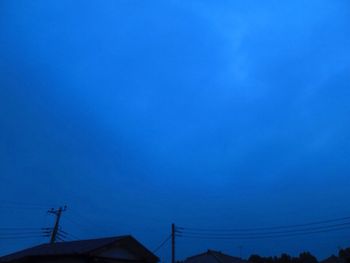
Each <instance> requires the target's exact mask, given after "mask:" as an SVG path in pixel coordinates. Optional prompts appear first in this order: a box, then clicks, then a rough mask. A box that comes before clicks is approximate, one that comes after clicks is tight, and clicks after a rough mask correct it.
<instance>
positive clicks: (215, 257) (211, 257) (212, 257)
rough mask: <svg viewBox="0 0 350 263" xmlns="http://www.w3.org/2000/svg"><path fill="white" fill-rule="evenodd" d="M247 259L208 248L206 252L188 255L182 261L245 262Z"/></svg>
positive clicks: (211, 262) (209, 262) (197, 262)
mask: <svg viewBox="0 0 350 263" xmlns="http://www.w3.org/2000/svg"><path fill="white" fill-rule="evenodd" d="M247 262H248V261H246V260H243V259H241V258H238V257H233V256H230V255H227V254H224V253H222V252H220V251H215V250H210V249H208V251H207V252H204V253H201V254H198V255H194V256H192V257H188V258H187V259H185V260H184V261H183V263H247Z"/></svg>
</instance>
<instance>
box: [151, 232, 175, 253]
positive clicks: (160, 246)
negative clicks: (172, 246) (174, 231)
mask: <svg viewBox="0 0 350 263" xmlns="http://www.w3.org/2000/svg"><path fill="white" fill-rule="evenodd" d="M171 237H172V235H169V236H168V237H167V238H166V239H165V240H164V241H163V242H162V243H160V245H158V247H156V248H155V249H154V250H153V251H152V252H153V253H156V252H157V251H158V250H159V249H161V248H162V247H163V246H164V245H165V244H166V243H167V242H168V241H169V240H170V239H171Z"/></svg>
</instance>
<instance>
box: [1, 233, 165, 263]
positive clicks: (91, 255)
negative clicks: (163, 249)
mask: <svg viewBox="0 0 350 263" xmlns="http://www.w3.org/2000/svg"><path fill="white" fill-rule="evenodd" d="M158 261H159V259H158V257H157V256H155V255H154V254H153V253H152V252H150V251H149V250H148V249H147V248H145V247H144V246H143V245H142V244H141V243H139V242H138V241H137V240H136V239H135V238H133V237H132V236H119V237H110V238H100V239H90V240H80V241H71V242H58V243H53V244H43V245H39V246H36V247H32V248H28V249H25V250H22V251H19V252H16V253H13V254H10V255H7V256H4V257H1V258H0V262H8V263H15V262H16V263H17V262H18V263H32V262H33V263H34V262H35V263H61V262H62V263H63V262H67V263H85V262H89V263H90V262H96V263H116V262H118V263H157V262H158Z"/></svg>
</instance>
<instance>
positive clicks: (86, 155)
mask: <svg viewBox="0 0 350 263" xmlns="http://www.w3.org/2000/svg"><path fill="white" fill-rule="evenodd" d="M349 17H350V6H349V3H348V2H347V1H345V0H343V1H340V0H335V1H326V0H321V1H307V3H305V1H284V2H281V1H264V3H262V2H261V1H244V2H243V1H221V2H215V1H152V2H145V1H122V0H121V1H107V0H106V1H99V2H94V1H74V2H72V1H29V2H28V1H2V2H1V4H0V33H1V34H0V70H1V71H0V125H1V126H0V144H1V147H0V178H1V182H2V183H1V184H0V199H1V200H2V203H3V205H2V207H1V206H0V209H1V214H2V219H1V225H3V226H4V227H12V226H13V227H28V226H39V227H41V226H42V225H43V224H48V225H50V224H52V220H53V218H50V217H48V216H47V215H46V214H45V213H46V210H45V209H44V208H45V207H46V206H47V207H48V208H49V207H51V206H52V205H55V206H58V205H61V204H67V205H68V207H69V209H68V211H67V212H66V217H67V218H69V217H70V216H72V217H73V218H74V217H75V218H76V221H77V220H78V219H79V218H80V221H86V220H87V222H90V223H86V222H85V224H88V225H87V226H85V228H84V227H83V229H81V228H80V229H79V227H78V228H77V227H76V226H74V224H71V222H69V221H65V218H64V217H63V221H62V227H63V228H64V229H66V230H67V231H70V232H71V233H72V234H75V235H77V236H79V237H81V238H89V237H99V236H104V235H117V234H128V233H132V234H134V235H135V236H136V238H139V239H140V240H141V241H142V242H143V243H145V245H146V246H148V247H150V248H154V247H156V246H157V245H158V243H159V242H160V241H161V240H162V239H163V238H165V237H166V236H167V234H168V232H169V229H170V224H171V223H172V222H175V223H177V224H179V225H186V226H202V227H209V228H210V227H213V228H215V227H221V228H222V227H223V228H240V227H257V226H273V225H285V224H296V223H303V222H308V221H315V220H316V221H317V220H322V219H329V218H336V217H343V216H348V215H349V214H350V209H349V208H347V206H346V200H348V199H349V198H350V194H349V187H350V183H349V182H348V181H349V180H348V176H349V172H350V167H349V156H350V150H349V149H350V148H349V147H350V142H349V139H350V138H349V134H350V126H349V116H350V106H349V105H350V103H349V100H350V89H349V83H350V74H349V71H350V20H349ZM38 204H40V208H42V209H41V210H40V209H33V210H31V209H28V208H29V207H33V206H35V207H36V208H38ZM74 214H75V215H74ZM77 218H78V219H77ZM83 218H84V219H86V220H83ZM45 220H46V221H45ZM42 241H44V240H23V241H22V240H21V241H18V240H14V241H11V242H10V241H6V242H5V243H4V240H0V242H1V249H0V250H1V251H0V252H1V253H2V254H5V253H7V252H10V251H13V250H16V249H19V248H23V247H26V246H29V245H34V244H36V242H42ZM240 245H242V246H243V255H244V256H249V255H250V254H251V253H259V254H262V255H278V254H280V253H281V252H288V253H291V254H293V255H296V254H297V253H299V252H301V251H303V250H310V251H311V252H313V253H314V254H316V255H317V256H318V257H320V258H322V257H325V256H327V255H329V254H331V253H336V252H337V247H338V246H344V247H346V246H350V239H349V230H347V232H346V231H339V232H335V233H329V234H322V235H321V234H319V235H317V236H316V238H315V236H312V237H302V238H300V237H299V238H289V239H283V240H282V241H281V240H280V239H278V240H267V241H264V242H261V240H260V241H257V240H245V241H230V242H227V241H213V240H210V241H202V240H201V241H198V242H197V241H196V242H193V240H191V241H189V240H179V252H178V253H179V254H178V256H179V258H184V257H186V256H190V255H192V254H194V253H197V252H201V250H205V249H207V248H214V249H219V250H222V251H225V252H227V253H231V254H236V255H237V253H238V249H237V247H238V246H240ZM159 254H160V256H161V257H162V258H163V259H164V260H165V261H167V260H168V259H169V258H168V256H169V253H168V251H167V250H166V249H164V250H161V251H160V252H159Z"/></svg>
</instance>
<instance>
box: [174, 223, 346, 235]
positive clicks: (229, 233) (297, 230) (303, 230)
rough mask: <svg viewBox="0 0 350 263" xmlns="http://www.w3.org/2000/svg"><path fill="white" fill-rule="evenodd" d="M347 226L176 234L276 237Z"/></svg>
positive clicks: (185, 231)
mask: <svg viewBox="0 0 350 263" xmlns="http://www.w3.org/2000/svg"><path fill="white" fill-rule="evenodd" d="M344 226H349V227H350V222H346V223H341V224H332V225H324V226H317V227H308V228H305V227H303V228H297V229H288V230H283V231H281V230H280V231H257V232H251V231H242V230H241V231H238V230H237V231H235V232H233V231H232V232H226V233H224V232H216V233H214V232H201V231H192V230H177V231H176V232H177V233H179V234H182V233H183V234H200V235H206V236H235V235H238V236H239V235H241V236H249V235H250V236H252V235H253V236H255V235H257V236H259V235H278V234H292V233H300V232H309V231H317V230H330V229H334V228H338V227H344Z"/></svg>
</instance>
